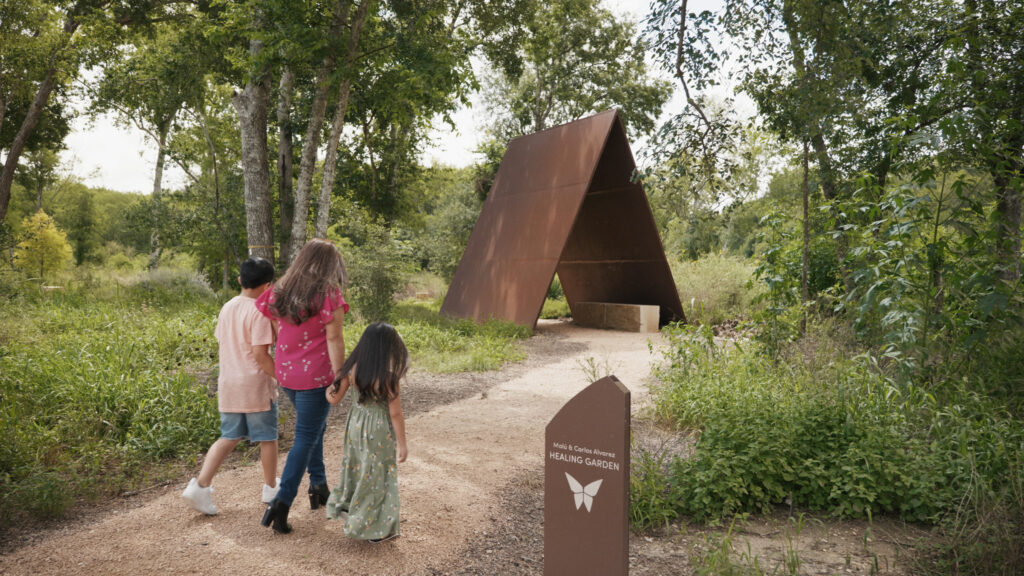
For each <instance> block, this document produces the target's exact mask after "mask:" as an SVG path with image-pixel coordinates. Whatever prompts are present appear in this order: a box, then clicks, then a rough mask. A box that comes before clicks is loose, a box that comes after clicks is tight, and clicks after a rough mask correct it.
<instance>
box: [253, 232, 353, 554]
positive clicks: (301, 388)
mask: <svg viewBox="0 0 1024 576" xmlns="http://www.w3.org/2000/svg"><path fill="white" fill-rule="evenodd" d="M346 279H347V275H346V274H345V260H344V259H343V258H342V257H341V252H340V251H338V248H337V247H336V246H335V245H334V244H332V243H330V242H328V241H327V240H322V239H316V238H314V239H313V240H310V241H309V242H308V243H307V244H306V245H305V246H303V247H302V250H300V251H299V253H298V255H296V256H295V261H294V262H292V264H291V266H289V267H288V271H287V272H285V273H284V276H283V277H282V278H281V280H280V281H279V282H278V283H277V284H275V285H274V287H273V288H272V289H270V290H267V291H266V292H265V293H264V294H263V296H260V297H259V298H258V299H257V300H256V308H257V309H258V310H259V311H260V312H261V313H262V314H263V315H264V316H266V317H267V318H269V319H271V320H272V321H273V322H274V325H275V326H276V327H277V349H276V352H275V353H274V366H275V369H276V371H277V380H278V382H280V383H281V388H283V389H284V394H285V396H287V397H288V399H289V400H290V401H291V403H292V405H293V406H294V407H295V441H294V442H293V443H292V449H291V450H289V451H288V457H287V458H286V459H285V463H284V470H283V471H282V472H281V490H280V491H279V492H278V493H277V497H276V498H274V499H273V500H272V501H271V502H270V506H268V507H267V509H266V511H264V513H263V518H262V520H260V524H262V525H264V526H269V527H271V528H273V529H274V531H275V532H278V533H281V534H287V533H289V532H291V530H292V528H291V525H289V524H288V511H289V510H290V509H291V506H292V503H293V502H294V500H295V496H296V495H297V494H298V491H299V484H300V483H301V481H302V477H303V476H305V475H306V473H307V472H308V473H309V506H310V508H313V509H316V508H319V507H321V506H323V505H324V504H327V497H328V496H329V495H330V493H331V491H330V489H329V488H328V487H327V468H326V467H325V466H324V430H326V428H327V414H328V413H329V412H330V409H331V405H330V404H328V403H327V398H326V397H325V396H324V389H325V388H327V387H329V386H330V385H331V382H333V381H334V377H335V375H336V374H338V370H340V369H341V366H342V365H343V364H344V363H345V333H344V317H345V313H346V312H347V311H348V309H349V306H348V304H347V303H346V302H345V298H344V297H343V296H342V289H343V288H344V287H345V282H346Z"/></svg>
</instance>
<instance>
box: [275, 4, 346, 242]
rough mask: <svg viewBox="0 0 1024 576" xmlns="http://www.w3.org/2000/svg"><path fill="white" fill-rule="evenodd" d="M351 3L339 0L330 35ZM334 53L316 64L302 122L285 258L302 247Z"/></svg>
mask: <svg viewBox="0 0 1024 576" xmlns="http://www.w3.org/2000/svg"><path fill="white" fill-rule="evenodd" d="M351 8H352V3H351V2H350V1H349V0H339V2H338V4H337V7H336V12H335V19H334V22H333V24H332V25H331V37H332V38H333V37H337V36H338V35H340V34H341V31H342V30H343V29H344V28H345V26H346V25H347V24H348V16H349V11H350V10H351ZM337 61H338V59H337V54H335V53H334V51H333V50H328V52H327V55H326V56H324V59H323V61H322V62H321V63H320V70H319V71H318V72H317V75H316V82H315V86H316V92H315V93H314V96H313V105H312V107H311V109H310V112H309V124H307V125H306V135H305V137H304V138H303V141H302V156H301V158H300V160H299V184H298V186H297V187H296V189H295V211H294V213H293V215H292V233H291V239H290V241H289V245H290V246H291V253H289V255H288V261H289V262H291V260H292V259H293V258H294V257H295V255H296V254H298V252H299V250H301V249H302V246H303V245H305V244H306V223H307V221H308V220H309V198H310V192H311V190H312V188H313V172H314V171H315V170H316V155H317V149H318V148H319V147H320V132H321V130H322V129H323V125H324V117H325V116H326V115H327V96H328V94H329V93H330V89H331V81H330V77H331V74H332V73H333V72H334V70H335V68H336V67H337Z"/></svg>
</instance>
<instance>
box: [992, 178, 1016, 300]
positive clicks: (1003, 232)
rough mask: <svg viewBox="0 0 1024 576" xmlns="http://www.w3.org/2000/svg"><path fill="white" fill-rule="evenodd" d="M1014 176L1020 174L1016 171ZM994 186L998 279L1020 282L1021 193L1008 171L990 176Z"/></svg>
mask: <svg viewBox="0 0 1024 576" xmlns="http://www.w3.org/2000/svg"><path fill="white" fill-rule="evenodd" d="M1016 173H1019V171H1017V172H1016ZM992 180H993V183H994V184H995V186H996V214H997V218H996V226H997V229H996V234H997V239H996V260H997V262H999V265H1000V266H999V278H1000V279H1001V280H1004V281H1006V282H1016V281H1017V280H1018V279H1020V256H1021V254H1020V247H1021V234H1020V225H1021V193H1020V188H1018V186H1019V185H1015V183H1014V181H1013V180H1014V178H1012V177H1011V176H1010V173H1008V171H1006V172H1004V171H1000V172H999V173H997V174H993V179H992Z"/></svg>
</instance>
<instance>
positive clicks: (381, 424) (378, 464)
mask: <svg viewBox="0 0 1024 576" xmlns="http://www.w3.org/2000/svg"><path fill="white" fill-rule="evenodd" d="M352 396H353V397H354V401H353V402H352V408H351V409H349V411H348V421H347V422H346V424H345V454H344V459H343V460H342V463H341V483H340V484H339V485H338V487H337V488H335V489H334V490H333V491H332V492H331V497H330V498H329V499H328V500H327V517H328V518H333V519H335V520H343V521H344V522H345V535H346V536H348V537H349V538H358V539H362V540H369V539H377V538H385V537H387V536H390V535H392V534H398V533H399V532H398V523H399V519H398V466H397V457H396V447H395V432H394V429H393V428H392V426H391V412H390V411H389V410H388V404H387V402H383V401H379V402H374V401H367V402H366V403H365V404H360V403H359V392H358V391H357V390H353V391H352Z"/></svg>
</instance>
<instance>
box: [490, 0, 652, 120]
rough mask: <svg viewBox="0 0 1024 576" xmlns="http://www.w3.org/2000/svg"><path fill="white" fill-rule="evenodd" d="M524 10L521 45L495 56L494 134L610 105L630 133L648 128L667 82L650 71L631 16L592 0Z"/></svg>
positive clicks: (570, 117)
mask: <svg viewBox="0 0 1024 576" xmlns="http://www.w3.org/2000/svg"><path fill="white" fill-rule="evenodd" d="M527 14H528V15H527V16H526V20H525V36H524V37H523V39H522V40H521V44H520V47H519V48H518V49H517V50H516V51H515V54H514V55H510V56H506V57H504V58H502V59H501V60H499V61H497V62H495V64H496V65H497V74H496V76H495V77H494V78H493V79H492V81H491V83H490V86H489V89H488V93H487V101H488V106H489V108H490V109H491V110H492V112H494V113H495V115H496V116H497V118H498V120H497V121H496V123H495V125H494V126H493V127H492V130H493V131H494V132H495V133H496V135H497V136H498V137H499V138H500V139H502V140H508V139H510V138H514V137H516V136H521V135H523V134H527V133H530V132H536V131H540V130H543V129H545V128H547V127H549V126H552V125H555V124H561V123H564V122H569V121H572V120H577V119H579V118H582V117H583V116H585V115H587V114H590V113H595V112H601V111H604V110H607V109H609V108H619V109H620V111H621V114H622V117H623V119H624V120H625V121H626V124H627V125H628V126H629V128H630V129H631V130H633V131H634V133H636V134H645V133H648V132H650V131H651V130H652V129H653V128H654V123H655V120H656V119H657V116H658V114H659V113H660V112H661V107H662V106H663V105H664V103H665V101H666V100H667V99H668V97H669V94H670V87H669V85H668V83H667V82H664V81H662V80H655V79H653V78H651V77H650V76H649V74H648V71H647V66H646V63H645V61H644V56H645V47H644V44H643V43H642V42H641V41H640V40H639V39H637V38H636V35H637V34H636V32H637V31H636V27H635V25H634V24H633V23H632V22H629V21H626V20H620V19H618V18H616V17H615V16H614V15H613V14H612V13H611V12H609V11H608V10H606V9H604V8H601V7H600V5H599V3H598V2H597V0H555V1H553V2H537V3H536V4H534V5H533V6H532V10H528V11H527ZM499 58H500V55H499Z"/></svg>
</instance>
